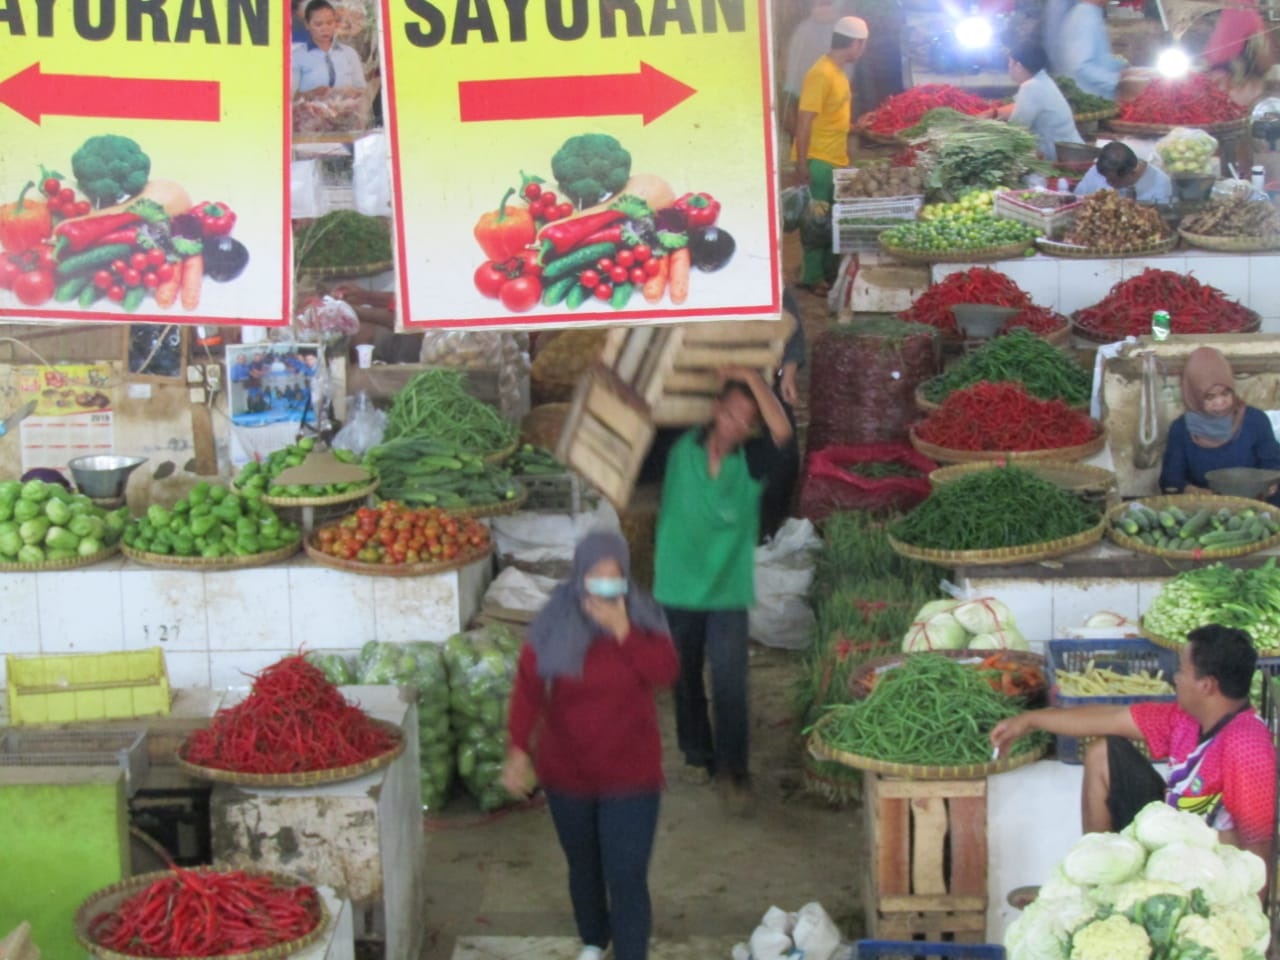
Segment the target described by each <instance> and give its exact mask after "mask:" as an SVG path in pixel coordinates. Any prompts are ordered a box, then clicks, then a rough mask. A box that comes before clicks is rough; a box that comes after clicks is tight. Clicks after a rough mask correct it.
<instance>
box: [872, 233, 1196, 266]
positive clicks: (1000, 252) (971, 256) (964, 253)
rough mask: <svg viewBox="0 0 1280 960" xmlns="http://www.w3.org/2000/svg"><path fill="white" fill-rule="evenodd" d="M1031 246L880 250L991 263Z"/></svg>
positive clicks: (906, 256) (915, 258)
mask: <svg viewBox="0 0 1280 960" xmlns="http://www.w3.org/2000/svg"><path fill="white" fill-rule="evenodd" d="M1174 239H1175V240H1176V239H1177V238H1176V237H1175V238H1174ZM1036 242H1039V241H1036ZM1031 246H1032V242H1031V241H1030V240H1028V241H1027V242H1026V243H1005V244H1001V245H999V246H993V247H973V248H971V249H966V250H908V249H907V248H906V247H895V246H894V245H893V244H891V243H889V242H888V241H886V240H885V239H884V237H883V236H881V237H880V249H881V250H883V251H884V252H885V253H887V254H888V255H889V256H891V257H894V258H896V259H898V260H902V261H904V262H906V263H926V264H927V263H989V262H991V261H993V260H1013V259H1016V258H1017V257H1021V256H1022V255H1024V254H1025V253H1026V252H1027V250H1029V249H1031Z"/></svg>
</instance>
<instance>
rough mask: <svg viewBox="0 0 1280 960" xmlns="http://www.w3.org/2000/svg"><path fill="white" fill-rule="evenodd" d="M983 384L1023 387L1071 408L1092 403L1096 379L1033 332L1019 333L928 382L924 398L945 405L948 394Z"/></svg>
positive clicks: (994, 342) (995, 342)
mask: <svg viewBox="0 0 1280 960" xmlns="http://www.w3.org/2000/svg"><path fill="white" fill-rule="evenodd" d="M981 380H988V381H990V382H992V383H1000V382H1002V381H1013V382H1015V383H1021V384H1022V385H1023V386H1024V387H1025V388H1026V390H1027V393H1029V394H1031V395H1032V396H1033V397H1040V398H1041V399H1043V400H1055V399H1060V400H1063V401H1065V402H1066V403H1067V404H1069V405H1073V406H1074V405H1077V404H1083V403H1088V402H1089V398H1090V397H1091V396H1092V394H1093V376H1092V374H1090V373H1089V371H1087V370H1085V369H1084V367H1082V366H1080V364H1078V363H1076V362H1075V360H1073V359H1071V358H1070V357H1069V356H1067V355H1066V354H1065V353H1064V352H1063V351H1061V350H1059V349H1058V348H1057V347H1055V346H1053V345H1052V344H1050V343H1049V342H1047V341H1045V340H1042V339H1041V338H1040V337H1037V336H1036V335H1035V334H1034V333H1032V332H1031V331H1029V330H1024V329H1020V328H1019V329H1016V330H1012V331H1010V332H1009V333H1008V334H1006V335H1005V336H1002V337H996V338H995V339H994V340H992V341H990V342H989V343H987V344H984V345H983V346H982V347H980V348H979V349H977V350H975V351H974V352H973V353H971V354H969V355H968V356H966V357H965V358H964V359H963V360H961V361H960V362H959V363H957V364H956V365H955V366H953V367H952V368H951V369H950V370H948V371H947V372H946V373H944V374H942V376H939V377H934V378H933V379H932V380H929V381H927V382H926V383H925V384H924V386H923V387H922V389H921V392H922V393H923V394H924V398H925V399H926V400H929V401H931V402H933V403H941V402H942V401H943V399H944V398H945V397H946V396H947V394H949V393H951V392H952V391H955V390H959V389H961V388H962V387H967V386H971V385H972V384H975V383H978V382H979V381H981Z"/></svg>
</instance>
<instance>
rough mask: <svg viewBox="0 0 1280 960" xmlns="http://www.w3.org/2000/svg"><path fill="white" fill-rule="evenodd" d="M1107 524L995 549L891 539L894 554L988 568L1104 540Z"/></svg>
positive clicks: (1062, 552)
mask: <svg viewBox="0 0 1280 960" xmlns="http://www.w3.org/2000/svg"><path fill="white" fill-rule="evenodd" d="M1106 527H1107V522H1106V518H1105V517H1104V518H1102V519H1100V520H1099V521H1098V522H1097V523H1096V524H1094V525H1093V526H1092V527H1090V528H1089V529H1088V530H1082V531H1081V532H1080V533H1077V534H1073V535H1072V536H1070V537H1060V538H1059V539H1057V540H1046V541H1044V542H1043V543H1026V544H1023V545H1021V546H1017V547H1000V548H998V549H995V550H935V549H933V548H931V547H915V546H912V545H911V544H909V543H903V542H902V541H901V540H898V539H897V538H896V537H892V536H890V537H889V538H888V539H889V546H890V547H892V548H893V552H894V553H896V554H898V555H899V556H902V557H907V558H908V559H911V560H923V561H924V562H925V563H933V564H936V565H938V566H940V567H983V566H988V567H989V566H1002V565H1005V564H1011V563H1037V562H1039V561H1041V560H1050V559H1052V558H1053V557H1061V556H1064V555H1066V554H1068V553H1075V552H1076V551H1077V550H1083V549H1084V548H1085V547H1088V546H1091V545H1093V544H1095V543H1097V542H1098V541H1099V540H1101V539H1102V535H1103V533H1104V532H1105V531H1106Z"/></svg>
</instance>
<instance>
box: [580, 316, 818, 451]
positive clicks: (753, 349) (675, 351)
mask: <svg viewBox="0 0 1280 960" xmlns="http://www.w3.org/2000/svg"><path fill="white" fill-rule="evenodd" d="M794 322H795V321H794V320H792V319H791V318H789V317H786V318H783V319H779V320H708V321H706V322H704V323H686V324H677V325H675V326H668V327H661V326H646V327H618V328H615V329H613V330H611V331H609V336H608V338H607V339H606V340H605V348H604V351H603V353H602V355H601V361H602V362H603V363H604V364H606V365H607V366H609V367H611V368H612V369H613V370H614V372H615V373H616V374H617V375H618V377H619V378H620V379H621V380H622V381H623V382H624V383H626V384H627V385H628V386H630V387H631V388H632V389H633V390H634V391H635V392H636V394H637V395H638V396H639V397H640V398H641V399H643V400H644V401H645V402H646V403H648V404H649V406H650V407H651V408H652V411H653V422H654V423H655V424H657V425H658V426H660V427H674V426H690V425H692V424H697V423H704V422H706V421H708V420H710V419H711V408H712V403H713V401H714V400H715V398H716V395H717V394H718V393H719V392H720V379H719V376H718V373H717V372H718V371H719V370H720V368H721V367H724V366H730V365H733V366H741V367H751V368H753V369H755V370H758V371H760V374H761V375H762V376H763V377H764V378H765V381H766V382H769V381H771V380H772V378H773V373H774V370H776V369H777V366H778V363H779V361H780V360H781V359H782V350H783V347H785V346H786V343H787V338H788V337H790V336H791V331H792V330H793V329H794Z"/></svg>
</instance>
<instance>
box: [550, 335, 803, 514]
mask: <svg viewBox="0 0 1280 960" xmlns="http://www.w3.org/2000/svg"><path fill="white" fill-rule="evenodd" d="M794 322H795V321H794V320H793V319H792V318H791V317H790V316H786V317H785V319H779V320H708V321H705V322H702V323H690V324H674V325H667V326H660V325H644V326H639V325H637V326H628V327H615V328H614V329H612V330H610V332H609V336H608V338H607V339H606V341H605V348H604V351H603V353H602V354H601V357H600V361H599V362H598V363H597V364H596V365H595V366H593V367H592V368H591V369H590V370H588V371H587V373H586V374H585V375H584V376H583V377H582V378H581V379H580V380H579V381H578V386H577V389H576V390H575V391H574V395H573V401H572V403H571V405H570V410H569V415H568V416H567V417H566V419H565V423H564V427H563V429H562V431H561V433H560V441H559V443H558V445H557V447H556V458H557V459H558V460H559V461H560V462H561V463H563V464H565V465H567V466H569V467H571V468H572V469H574V470H576V471H578V472H579V473H581V474H582V475H583V476H584V477H586V479H588V480H589V481H591V483H592V484H593V485H594V486H595V487H596V488H597V489H598V490H599V491H600V492H601V493H603V494H604V495H605V496H606V497H608V498H609V500H610V501H611V502H612V503H613V504H614V505H615V506H617V507H618V508H619V509H621V508H623V507H625V506H626V504H627V502H628V501H629V500H630V498H631V492H632V490H633V489H634V487H635V483H636V477H637V476H638V475H639V472H640V465H641V464H642V463H643V461H644V458H645V455H646V454H647V453H648V450H649V445H650V444H651V443H652V441H653V436H654V433H655V431H656V429H657V428H658V427H674V426H689V425H692V424H696V423H703V422H706V421H708V420H710V419H711V411H712V405H713V403H714V401H715V397H716V395H717V393H718V392H719V389H720V380H719V370H720V369H721V368H723V367H725V366H740V367H749V368H752V369H755V370H758V371H759V372H760V373H761V375H762V376H763V377H764V378H765V380H766V382H771V380H772V376H773V372H774V370H775V369H776V368H777V366H778V362H779V361H780V359H781V358H782V350H783V347H784V346H785V345H786V341H787V338H788V337H789V336H790V335H791V331H792V329H793V325H794Z"/></svg>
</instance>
